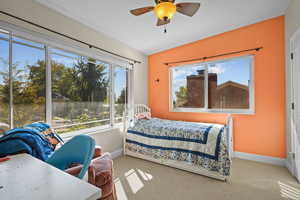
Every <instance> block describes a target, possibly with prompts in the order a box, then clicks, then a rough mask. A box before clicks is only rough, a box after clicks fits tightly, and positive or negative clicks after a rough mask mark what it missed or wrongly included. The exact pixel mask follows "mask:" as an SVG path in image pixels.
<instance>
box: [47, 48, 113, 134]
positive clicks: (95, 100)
mask: <svg viewBox="0 0 300 200" xmlns="http://www.w3.org/2000/svg"><path fill="white" fill-rule="evenodd" d="M51 52H55V53H52V54H51V68H52V125H53V127H56V128H57V129H58V132H59V133H65V132H69V131H75V130H80V129H85V128H91V127H95V126H101V125H105V124H109V123H110V114H109V111H110V107H109V94H108V88H109V85H108V84H109V65H108V64H107V63H103V62H100V61H96V60H94V59H91V58H87V57H83V56H78V55H75V54H71V53H66V52H63V51H60V50H51Z"/></svg>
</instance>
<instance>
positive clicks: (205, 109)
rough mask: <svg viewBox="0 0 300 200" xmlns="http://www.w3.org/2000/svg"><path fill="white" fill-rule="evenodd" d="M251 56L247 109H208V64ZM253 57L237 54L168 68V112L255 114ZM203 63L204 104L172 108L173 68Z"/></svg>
mask: <svg viewBox="0 0 300 200" xmlns="http://www.w3.org/2000/svg"><path fill="white" fill-rule="evenodd" d="M246 57H251V69H250V70H251V72H250V86H249V104H250V105H249V109H210V108H208V81H207V79H208V65H209V64H213V63H216V62H223V61H230V60H234V59H237V58H246ZM254 63H255V57H254V55H253V54H248V55H243V56H237V57H232V58H226V59H221V60H215V61H209V62H198V63H193V64H188V65H181V66H174V67H170V68H169V111H170V112H187V113H191V112H192V113H228V114H246V115H253V114H255V77H254V75H255V65H254ZM199 65H203V66H204V67H205V79H204V80H205V97H204V98H205V101H204V102H205V103H204V104H205V105H204V107H203V108H174V106H173V86H172V85H173V82H172V81H173V75H172V72H173V69H176V68H182V67H192V66H199Z"/></svg>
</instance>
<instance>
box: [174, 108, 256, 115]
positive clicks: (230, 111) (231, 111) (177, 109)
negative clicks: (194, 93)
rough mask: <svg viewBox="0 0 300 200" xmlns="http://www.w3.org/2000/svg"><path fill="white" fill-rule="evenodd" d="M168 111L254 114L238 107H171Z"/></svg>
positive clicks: (252, 111)
mask: <svg viewBox="0 0 300 200" xmlns="http://www.w3.org/2000/svg"><path fill="white" fill-rule="evenodd" d="M170 112H175V113H176V112H180V113H183V112H186V113H215V114H237V115H238V114H240V115H255V111H254V110H239V109H228V110H226V109H224V110H212V109H198V108H176V109H172V110H171V111H170Z"/></svg>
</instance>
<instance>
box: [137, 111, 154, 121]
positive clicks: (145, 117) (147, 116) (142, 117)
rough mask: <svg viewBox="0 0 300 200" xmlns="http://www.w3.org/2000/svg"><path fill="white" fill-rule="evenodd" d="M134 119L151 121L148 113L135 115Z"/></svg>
mask: <svg viewBox="0 0 300 200" xmlns="http://www.w3.org/2000/svg"><path fill="white" fill-rule="evenodd" d="M135 118H136V119H138V120H139V119H151V113H150V112H143V113H137V114H135Z"/></svg>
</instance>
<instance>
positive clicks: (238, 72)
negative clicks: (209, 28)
mask: <svg viewBox="0 0 300 200" xmlns="http://www.w3.org/2000/svg"><path fill="white" fill-rule="evenodd" d="M251 63H252V57H250V56H247V57H240V58H235V59H230V60H227V61H222V62H216V63H213V64H210V65H209V67H208V72H209V73H216V74H217V78H218V79H217V84H218V85H221V84H223V83H225V82H227V81H232V82H236V83H239V84H242V85H246V86H248V84H249V81H250V77H251ZM203 69H205V67H204V66H203V65H199V66H193V67H181V68H174V69H173V71H172V74H173V77H172V87H173V95H174V96H175V93H176V91H178V90H179V88H180V87H186V84H187V80H186V77H187V76H190V75H197V74H198V72H197V70H203Z"/></svg>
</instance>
